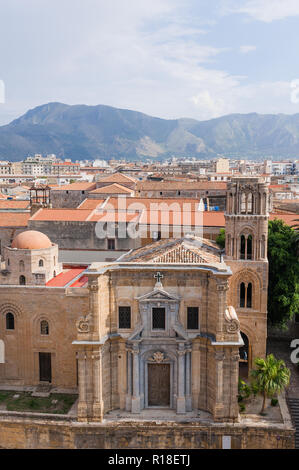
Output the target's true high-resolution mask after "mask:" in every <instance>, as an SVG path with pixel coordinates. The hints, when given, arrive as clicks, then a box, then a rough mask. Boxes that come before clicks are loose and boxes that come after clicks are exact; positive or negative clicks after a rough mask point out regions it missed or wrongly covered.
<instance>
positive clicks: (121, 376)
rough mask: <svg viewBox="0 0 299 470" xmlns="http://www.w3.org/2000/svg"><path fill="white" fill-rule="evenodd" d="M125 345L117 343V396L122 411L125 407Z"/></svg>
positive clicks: (121, 342)
mask: <svg viewBox="0 0 299 470" xmlns="http://www.w3.org/2000/svg"><path fill="white" fill-rule="evenodd" d="M126 355H127V352H126V345H125V342H124V341H119V343H118V356H117V357H118V363H117V365H118V368H117V370H118V394H119V407H120V409H121V410H124V409H125V407H126V393H127V361H126Z"/></svg>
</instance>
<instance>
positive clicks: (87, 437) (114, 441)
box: [0, 417, 294, 449]
mask: <svg viewBox="0 0 299 470" xmlns="http://www.w3.org/2000/svg"><path fill="white" fill-rule="evenodd" d="M223 436H230V438H231V448H232V449H292V448H294V431H292V430H288V429H283V428H281V427H277V428H275V427H273V428H267V427H260V426H258V427H255V426H250V427H245V426H244V425H238V424H235V425H234V426H230V425H223V426H216V425H214V426H204V425H198V424H193V423H181V424H179V423H161V424H155V423H148V422H144V423H138V424H135V423H123V422H115V423H113V424H110V425H107V424H102V425H99V424H82V423H72V422H67V421H58V420H57V421H53V420H52V421H49V420H45V419H24V418H23V419H21V418H16V417H14V418H0V448H3V449H222V445H223V444H222V437H223Z"/></svg>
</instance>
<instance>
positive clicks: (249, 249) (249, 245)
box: [247, 235, 252, 259]
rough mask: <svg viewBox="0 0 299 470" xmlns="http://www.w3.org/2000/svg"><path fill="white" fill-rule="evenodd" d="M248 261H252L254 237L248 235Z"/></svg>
mask: <svg viewBox="0 0 299 470" xmlns="http://www.w3.org/2000/svg"><path fill="white" fill-rule="evenodd" d="M247 259H252V236H251V235H248V238H247Z"/></svg>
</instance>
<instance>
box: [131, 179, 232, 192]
mask: <svg viewBox="0 0 299 470" xmlns="http://www.w3.org/2000/svg"><path fill="white" fill-rule="evenodd" d="M226 188H227V184H226V183H225V182H219V181H172V180H169V181H138V182H137V185H136V189H137V190H138V191H162V192H163V191H167V190H182V191H183V190H192V189H194V190H206V191H208V190H209V191H212V190H215V191H219V190H220V191H225V190H226Z"/></svg>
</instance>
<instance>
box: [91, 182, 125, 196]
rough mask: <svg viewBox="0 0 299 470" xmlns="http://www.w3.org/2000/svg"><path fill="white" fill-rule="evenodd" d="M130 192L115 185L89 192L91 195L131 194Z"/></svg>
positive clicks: (123, 187)
mask: <svg viewBox="0 0 299 470" xmlns="http://www.w3.org/2000/svg"><path fill="white" fill-rule="evenodd" d="M132 192H133V191H132V190H131V189H128V188H126V187H125V186H122V185H120V184H117V183H113V184H109V185H108V186H102V187H100V188H97V189H94V190H93V191H91V192H90V193H91V194H132Z"/></svg>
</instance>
